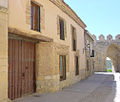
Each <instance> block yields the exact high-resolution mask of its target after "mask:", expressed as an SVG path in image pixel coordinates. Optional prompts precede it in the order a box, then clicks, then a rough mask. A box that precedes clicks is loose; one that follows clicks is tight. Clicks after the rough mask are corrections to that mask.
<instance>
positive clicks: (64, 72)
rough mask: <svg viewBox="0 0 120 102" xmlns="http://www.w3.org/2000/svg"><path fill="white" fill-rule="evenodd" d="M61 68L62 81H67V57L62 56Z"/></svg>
mask: <svg viewBox="0 0 120 102" xmlns="http://www.w3.org/2000/svg"><path fill="white" fill-rule="evenodd" d="M59 60H60V61H59V63H60V65H59V67H60V81H62V80H65V79H66V56H64V55H60V59H59Z"/></svg>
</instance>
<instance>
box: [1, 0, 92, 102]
mask: <svg viewBox="0 0 120 102" xmlns="http://www.w3.org/2000/svg"><path fill="white" fill-rule="evenodd" d="M5 1H6V2H0V4H4V5H5V4H6V5H7V4H8V6H9V10H8V11H9V12H7V9H6V8H4V7H3V6H1V7H0V25H2V28H0V29H1V31H2V32H1V36H2V37H1V40H0V41H1V51H0V53H1V55H2V56H1V58H0V60H1V63H0V66H1V68H0V74H1V77H0V80H1V81H2V83H0V102H6V101H8V91H9V90H8V84H9V83H8V57H9V56H8V48H9V46H8V39H14V40H16V39H17V40H23V41H28V40H29V41H32V42H34V43H35V49H36V52H35V56H36V57H35V77H36V78H35V79H36V80H34V81H35V83H36V87H35V90H36V92H37V93H48V92H55V91H57V90H61V89H62V88H64V87H67V86H70V85H72V84H74V83H76V82H78V81H80V80H81V79H84V78H85V77H87V76H88V75H89V74H92V73H93V70H90V71H87V72H86V54H85V53H86V52H85V46H86V45H85V39H84V38H85V36H84V31H85V28H86V25H85V24H84V23H83V21H82V20H81V19H80V18H79V17H78V16H77V15H76V14H75V12H74V11H73V10H72V9H71V8H70V7H69V6H68V5H67V4H65V2H64V1H62V0H40V1H38V0H32V2H34V3H35V4H36V5H38V6H39V7H40V18H39V19H40V32H39V31H35V30H32V29H31V0H9V1H7V0H5ZM5 7H6V6H5ZM1 8H2V9H1ZM59 19H62V20H63V21H64V35H65V40H61V39H60V28H59ZM72 27H74V28H75V33H76V51H73V44H72ZM90 42H92V43H93V41H91V40H90ZM21 46H22V45H21ZM60 55H64V56H66V80H63V81H60V59H59V57H60ZM76 56H77V57H78V65H79V68H78V71H79V75H75V73H76V59H75V58H76ZM88 56H89V55H88ZM87 58H89V57H87ZM89 59H90V60H91V63H92V61H93V60H92V59H91V58H89ZM26 69H27V67H26ZM90 69H93V67H92V66H91V68H90ZM22 76H25V75H24V73H22ZM20 94H21V92H20ZM4 100H5V101H4Z"/></svg>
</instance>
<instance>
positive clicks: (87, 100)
mask: <svg viewBox="0 0 120 102" xmlns="http://www.w3.org/2000/svg"><path fill="white" fill-rule="evenodd" d="M114 76H115V77H114ZM119 76H120V74H118V73H116V74H111V73H100V72H99V73H95V74H94V75H92V76H91V77H89V78H88V79H85V80H82V81H80V82H79V83H77V84H75V85H73V86H71V87H69V88H65V89H64V90H62V91H59V92H56V93H50V94H45V95H37V96H36V95H33V96H28V97H24V98H22V99H19V100H16V101H15V102H120V82H119V81H120V77H119Z"/></svg>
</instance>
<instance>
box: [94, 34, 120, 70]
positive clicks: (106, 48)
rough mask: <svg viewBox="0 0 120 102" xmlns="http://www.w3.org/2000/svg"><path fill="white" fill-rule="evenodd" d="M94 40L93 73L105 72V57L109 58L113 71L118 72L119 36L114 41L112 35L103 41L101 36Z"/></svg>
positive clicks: (103, 38)
mask: <svg viewBox="0 0 120 102" xmlns="http://www.w3.org/2000/svg"><path fill="white" fill-rule="evenodd" d="M94 39H95V45H94V46H95V71H106V57H109V58H110V59H111V60H112V62H113V65H114V67H115V70H116V71H117V70H119V69H120V67H119V65H120V64H119V62H118V60H119V58H120V56H119V55H120V34H118V35H117V36H116V37H115V39H113V37H112V35H110V34H109V35H108V36H107V37H106V39H105V37H104V36H103V35H100V36H99V39H98V40H97V39H96V37H95V36H94Z"/></svg>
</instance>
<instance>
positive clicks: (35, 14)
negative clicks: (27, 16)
mask: <svg viewBox="0 0 120 102" xmlns="http://www.w3.org/2000/svg"><path fill="white" fill-rule="evenodd" d="M31 29H33V30H35V31H39V32H40V6H38V5H36V4H35V3H33V2H31Z"/></svg>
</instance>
